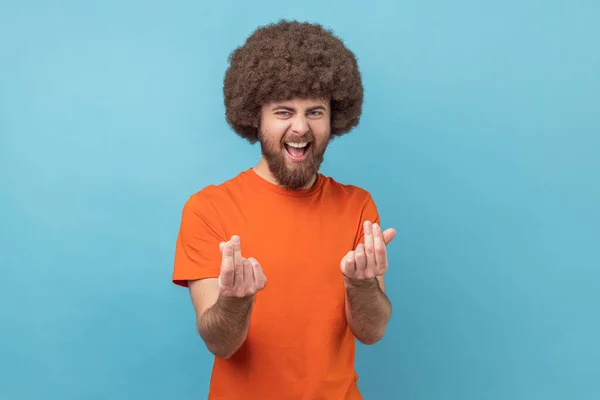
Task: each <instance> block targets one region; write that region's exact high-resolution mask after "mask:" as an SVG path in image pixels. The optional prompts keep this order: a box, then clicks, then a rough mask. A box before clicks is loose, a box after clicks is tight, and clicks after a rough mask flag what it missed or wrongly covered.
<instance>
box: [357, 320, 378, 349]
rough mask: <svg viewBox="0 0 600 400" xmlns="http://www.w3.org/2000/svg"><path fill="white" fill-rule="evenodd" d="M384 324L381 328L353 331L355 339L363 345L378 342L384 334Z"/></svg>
mask: <svg viewBox="0 0 600 400" xmlns="http://www.w3.org/2000/svg"><path fill="white" fill-rule="evenodd" d="M385 328H386V327H385V325H384V326H382V327H381V329H374V330H371V331H370V332H361V333H358V332H356V333H354V336H355V337H356V339H357V340H358V341H359V342H361V343H362V344H364V345H367V346H371V345H374V344H375V343H377V342H379V341H380V340H381V339H383V337H384V336H385Z"/></svg>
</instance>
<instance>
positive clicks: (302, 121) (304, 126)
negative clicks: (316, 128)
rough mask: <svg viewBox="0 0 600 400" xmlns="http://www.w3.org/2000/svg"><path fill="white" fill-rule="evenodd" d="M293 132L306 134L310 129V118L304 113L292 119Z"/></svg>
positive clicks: (299, 134)
mask: <svg viewBox="0 0 600 400" xmlns="http://www.w3.org/2000/svg"><path fill="white" fill-rule="evenodd" d="M291 128H292V132H294V133H295V134H296V135H298V136H304V135H306V133H308V131H309V130H310V127H309V126H308V120H307V119H306V117H305V116H304V115H296V116H295V117H294V119H293V120H292V127H291Z"/></svg>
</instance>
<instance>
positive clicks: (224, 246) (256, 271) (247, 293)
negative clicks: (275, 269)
mask: <svg viewBox="0 0 600 400" xmlns="http://www.w3.org/2000/svg"><path fill="white" fill-rule="evenodd" d="M219 249H220V250H221V272H220V275H219V281H218V282H219V291H220V295H221V297H233V298H249V297H252V296H254V294H256V293H257V292H258V291H260V290H262V289H263V288H264V287H265V285H266V283H267V278H266V277H265V274H264V273H263V270H262V267H261V266H260V264H259V262H258V261H256V259H254V258H252V257H250V258H248V259H246V258H243V257H242V251H241V245H240V238H239V236H235V235H234V236H232V237H231V240H229V241H228V242H221V244H220V245H219Z"/></svg>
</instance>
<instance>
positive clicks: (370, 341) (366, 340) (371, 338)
mask: <svg viewBox="0 0 600 400" xmlns="http://www.w3.org/2000/svg"><path fill="white" fill-rule="evenodd" d="M382 338H383V334H381V335H368V336H358V337H357V339H358V341H359V342H361V343H362V344H364V345H367V346H371V345H374V344H375V343H377V342H379V341H380V340H381V339H382Z"/></svg>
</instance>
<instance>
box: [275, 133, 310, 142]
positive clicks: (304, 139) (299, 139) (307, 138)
mask: <svg viewBox="0 0 600 400" xmlns="http://www.w3.org/2000/svg"><path fill="white" fill-rule="evenodd" d="M282 140H283V142H284V143H285V142H294V143H309V142H314V141H315V137H314V136H313V135H312V133H307V134H305V135H303V136H296V135H290V136H286V137H284V138H283V139H282Z"/></svg>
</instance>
